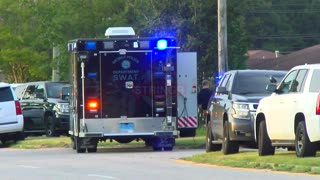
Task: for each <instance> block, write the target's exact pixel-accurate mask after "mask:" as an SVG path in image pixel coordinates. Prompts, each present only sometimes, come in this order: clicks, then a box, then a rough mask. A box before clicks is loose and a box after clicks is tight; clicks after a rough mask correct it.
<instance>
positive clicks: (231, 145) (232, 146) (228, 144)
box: [222, 122, 239, 155]
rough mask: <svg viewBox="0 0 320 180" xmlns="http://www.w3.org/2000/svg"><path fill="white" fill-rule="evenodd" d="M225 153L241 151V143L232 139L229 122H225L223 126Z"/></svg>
mask: <svg viewBox="0 0 320 180" xmlns="http://www.w3.org/2000/svg"><path fill="white" fill-rule="evenodd" d="M222 146H223V148H222V150H223V154H224V155H227V154H234V153H238V152H239V143H238V142H235V141H230V134H229V123H228V122H225V123H224V126H223V142H222Z"/></svg>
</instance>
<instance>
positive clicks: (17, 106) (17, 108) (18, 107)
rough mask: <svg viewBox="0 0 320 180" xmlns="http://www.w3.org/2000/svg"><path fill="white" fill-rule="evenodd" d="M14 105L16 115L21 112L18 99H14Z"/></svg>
mask: <svg viewBox="0 0 320 180" xmlns="http://www.w3.org/2000/svg"><path fill="white" fill-rule="evenodd" d="M14 103H15V106H16V114H17V115H20V114H22V109H21V106H20V102H19V101H15V102H14Z"/></svg>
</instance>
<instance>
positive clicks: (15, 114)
mask: <svg viewBox="0 0 320 180" xmlns="http://www.w3.org/2000/svg"><path fill="white" fill-rule="evenodd" d="M23 139H24V135H23V115H22V110H21V106H20V103H19V101H18V100H17V98H16V96H15V94H14V91H13V89H12V87H11V86H10V84H7V83H0V140H1V142H2V144H4V143H5V142H6V141H8V140H14V141H18V140H23Z"/></svg>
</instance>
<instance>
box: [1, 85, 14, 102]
mask: <svg viewBox="0 0 320 180" xmlns="http://www.w3.org/2000/svg"><path fill="white" fill-rule="evenodd" d="M0 94H1V96H0V102H7V101H13V95H12V91H11V89H10V87H1V88H0Z"/></svg>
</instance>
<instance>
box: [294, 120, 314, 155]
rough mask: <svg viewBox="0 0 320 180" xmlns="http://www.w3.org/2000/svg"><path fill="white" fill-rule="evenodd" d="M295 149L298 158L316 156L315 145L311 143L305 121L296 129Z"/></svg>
mask: <svg viewBox="0 0 320 180" xmlns="http://www.w3.org/2000/svg"><path fill="white" fill-rule="evenodd" d="M295 148H296V155H297V157H309V156H315V155H316V148H315V145H314V143H311V142H310V139H309V137H308V134H307V130H306V125H305V124H304V122H303V121H301V122H299V124H298V126H297V129H296V137H295Z"/></svg>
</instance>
